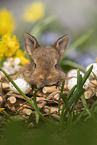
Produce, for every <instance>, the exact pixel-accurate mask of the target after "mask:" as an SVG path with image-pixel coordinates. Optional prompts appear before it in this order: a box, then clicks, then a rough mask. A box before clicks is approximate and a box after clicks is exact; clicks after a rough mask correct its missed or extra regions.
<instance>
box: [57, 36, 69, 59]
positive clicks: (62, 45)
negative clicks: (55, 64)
mask: <svg viewBox="0 0 97 145" xmlns="http://www.w3.org/2000/svg"><path fill="white" fill-rule="evenodd" d="M68 41H69V36H68V35H64V36H62V37H61V38H59V39H58V40H57V41H56V43H55V44H54V47H55V48H56V49H57V50H58V52H59V53H60V56H63V55H64V52H65V49H66V47H67V44H68Z"/></svg>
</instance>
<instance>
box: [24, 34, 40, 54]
mask: <svg viewBox="0 0 97 145" xmlns="http://www.w3.org/2000/svg"><path fill="white" fill-rule="evenodd" d="M24 44H25V48H26V51H27V53H28V55H29V56H31V55H32V53H33V51H34V50H35V49H36V48H38V47H39V44H38V42H37V40H36V38H35V37H33V36H31V35H30V34H28V33H26V34H25V35H24Z"/></svg>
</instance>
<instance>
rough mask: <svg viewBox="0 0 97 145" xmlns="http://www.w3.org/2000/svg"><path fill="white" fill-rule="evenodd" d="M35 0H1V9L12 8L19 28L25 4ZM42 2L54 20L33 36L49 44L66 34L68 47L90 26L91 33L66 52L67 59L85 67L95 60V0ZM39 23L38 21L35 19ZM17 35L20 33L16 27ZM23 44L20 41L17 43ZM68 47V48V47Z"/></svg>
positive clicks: (96, 10)
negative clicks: (54, 17)
mask: <svg viewBox="0 0 97 145" xmlns="http://www.w3.org/2000/svg"><path fill="white" fill-rule="evenodd" d="M32 2H37V1H35V0H16V1H15V0H3V1H2V0H0V9H2V8H7V10H11V11H12V12H13V15H14V16H15V18H16V25H17V29H18V31H22V27H21V26H22V24H21V19H22V18H21V16H22V14H23V13H24V10H25V7H26V6H27V5H28V4H31V3H32ZM41 2H43V3H44V4H45V10H46V13H47V14H49V15H54V16H56V19H57V20H56V21H55V22H54V23H51V24H50V25H48V26H47V28H45V29H44V30H43V31H42V33H41V35H38V36H37V37H36V38H37V39H38V41H39V42H40V43H41V44H42V45H52V44H53V43H54V42H55V41H56V40H57V39H58V38H59V37H60V36H62V35H64V34H68V35H69V36H70V41H69V45H68V47H69V46H70V45H71V44H72V43H73V42H75V41H76V40H77V39H78V38H79V37H81V36H82V35H84V34H85V33H87V32H88V31H90V30H93V33H92V35H91V36H90V37H89V39H87V40H86V41H85V42H84V43H82V44H81V45H79V46H78V47H77V48H76V49H74V50H73V51H71V52H70V53H69V54H68V56H67V57H68V59H70V60H73V61H75V62H77V63H79V64H81V65H83V66H84V67H86V66H87V65H88V64H90V63H93V62H96V56H97V1H96V0H92V1H91V0H68V1H67V0H60V1H59V0H53V1H52V0H41ZM37 23H38V22H37ZM30 26H31V24H28V23H27V24H26V26H25V27H23V28H25V29H24V30H23V34H24V33H25V32H29V30H30V29H29V28H30ZM15 34H16V36H17V38H18V39H19V40H20V39H23V35H20V34H18V33H17V30H16V31H15ZM20 44H21V45H23V43H20ZM67 49H68V48H67Z"/></svg>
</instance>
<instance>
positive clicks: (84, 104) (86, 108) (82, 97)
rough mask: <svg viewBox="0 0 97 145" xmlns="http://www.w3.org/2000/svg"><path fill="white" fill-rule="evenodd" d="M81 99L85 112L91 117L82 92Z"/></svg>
mask: <svg viewBox="0 0 97 145" xmlns="http://www.w3.org/2000/svg"><path fill="white" fill-rule="evenodd" d="M81 100H82V103H83V106H84V108H85V110H86V112H87V113H88V115H89V116H90V117H91V112H90V110H89V109H88V105H87V102H86V99H85V96H84V94H83V95H82V96H81Z"/></svg>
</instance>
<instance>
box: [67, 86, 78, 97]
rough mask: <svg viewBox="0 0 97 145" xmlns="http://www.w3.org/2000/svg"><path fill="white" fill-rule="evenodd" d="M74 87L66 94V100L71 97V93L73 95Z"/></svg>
mask: <svg viewBox="0 0 97 145" xmlns="http://www.w3.org/2000/svg"><path fill="white" fill-rule="evenodd" d="M76 87H77V85H75V86H74V87H73V88H72V89H71V90H70V92H69V93H68V95H67V99H68V100H69V99H70V97H72V95H73V93H74V91H75V89H76Z"/></svg>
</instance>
